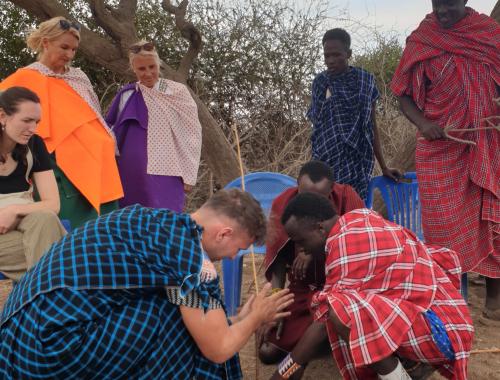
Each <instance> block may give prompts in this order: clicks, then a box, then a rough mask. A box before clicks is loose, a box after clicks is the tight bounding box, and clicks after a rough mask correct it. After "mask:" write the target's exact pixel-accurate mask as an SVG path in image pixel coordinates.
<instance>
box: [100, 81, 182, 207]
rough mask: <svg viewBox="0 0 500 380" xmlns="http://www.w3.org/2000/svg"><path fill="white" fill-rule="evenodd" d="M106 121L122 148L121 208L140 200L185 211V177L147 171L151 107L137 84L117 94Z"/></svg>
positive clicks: (143, 203)
mask: <svg viewBox="0 0 500 380" xmlns="http://www.w3.org/2000/svg"><path fill="white" fill-rule="evenodd" d="M128 90H132V91H133V93H132V95H131V96H130V97H129V99H128V100H127V102H126V104H125V106H124V108H123V110H122V111H121V112H120V109H119V108H120V107H119V106H120V99H121V97H122V94H123V93H124V92H126V91H128ZM106 122H107V123H108V125H110V126H113V131H114V133H115V135H116V141H117V144H118V149H119V151H120V157H118V170H119V171H120V177H121V180H122V184H123V190H124V192H125V196H124V197H123V198H122V199H121V200H120V207H126V206H129V205H132V204H135V203H139V204H141V205H143V206H145V207H154V208H167V209H170V210H173V211H177V212H180V211H182V210H183V208H184V183H183V181H182V178H181V177H172V176H161V175H152V174H147V160H148V158H147V128H148V110H147V107H146V103H145V102H144V99H143V97H142V93H141V92H140V91H139V90H137V89H136V84H135V83H131V84H128V85H126V86H124V87H123V88H122V89H121V90H120V91H119V92H118V94H117V95H116V96H115V98H114V99H113V103H112V104H111V107H110V109H109V111H108V114H107V115H106Z"/></svg>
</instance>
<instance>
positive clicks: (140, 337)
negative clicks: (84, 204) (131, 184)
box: [0, 205, 242, 380]
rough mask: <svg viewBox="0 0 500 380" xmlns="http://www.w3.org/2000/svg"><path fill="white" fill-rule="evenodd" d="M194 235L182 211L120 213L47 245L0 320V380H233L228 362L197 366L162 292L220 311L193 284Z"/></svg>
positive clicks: (202, 285) (207, 288) (214, 288)
mask: <svg viewBox="0 0 500 380" xmlns="http://www.w3.org/2000/svg"><path fill="white" fill-rule="evenodd" d="M200 232H201V231H200V228H199V226H197V225H196V224H195V222H194V221H193V220H192V219H191V218H190V217H189V215H186V214H176V213H173V212H171V211H168V210H161V209H159V210H155V209H148V208H143V207H140V206H138V205H136V206H131V207H127V208H125V209H122V210H118V211H115V212H113V213H111V214H108V215H105V216H102V217H100V218H98V219H97V220H96V221H93V222H88V223H87V224H85V225H84V226H83V227H80V228H78V229H76V230H75V231H74V232H73V233H72V234H70V235H67V236H66V237H64V238H63V239H62V240H61V241H60V242H59V243H56V244H55V245H53V246H52V248H51V249H50V251H49V252H48V253H47V254H45V255H44V256H43V257H42V259H41V260H40V262H39V263H38V264H37V265H36V266H35V267H34V268H33V269H32V270H30V271H29V272H28V273H27V274H26V275H25V276H24V277H23V278H22V279H21V281H20V282H19V284H18V285H17V286H16V287H15V288H14V289H13V291H12V294H11V295H10V297H9V299H8V300H7V303H6V304H5V307H4V310H3V312H2V315H1V317H0V379H15V380H21V379H65V380H66V379H181V380H182V379H186V380H187V379H231V380H232V379H241V378H242V374H241V370H240V366H239V359H238V357H237V356H235V357H233V358H232V359H230V360H229V361H228V362H226V363H225V364H222V365H219V364H215V363H213V362H210V361H209V360H207V359H205V358H204V357H203V356H202V354H201V352H200V351H199V349H198V348H197V346H196V343H195V342H194V340H193V339H192V337H191V336H190V334H189V333H188V331H187V329H186V328H185V326H184V323H183V322H182V317H181V314H180V311H179V307H178V306H177V305H175V304H174V303H172V302H170V300H169V298H168V297H167V295H166V291H165V287H174V288H178V289H179V292H180V295H182V296H187V295H190V294H196V297H198V300H199V301H200V300H201V302H199V303H200V305H201V306H202V307H204V308H208V307H209V305H213V304H214V302H213V301H214V299H215V300H216V301H218V304H222V300H221V294H220V288H219V284H218V280H213V281H211V282H209V283H206V282H202V281H200V276H199V274H200V271H201V266H202V262H203V255H202V250H201V245H200Z"/></svg>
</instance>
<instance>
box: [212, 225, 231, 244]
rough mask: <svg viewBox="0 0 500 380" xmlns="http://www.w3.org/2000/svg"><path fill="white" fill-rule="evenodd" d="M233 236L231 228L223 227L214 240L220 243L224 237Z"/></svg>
mask: <svg viewBox="0 0 500 380" xmlns="http://www.w3.org/2000/svg"><path fill="white" fill-rule="evenodd" d="M232 234H233V229H232V228H231V227H223V228H221V229H220V230H219V232H218V233H217V236H216V239H217V241H219V242H220V241H222V240H223V239H224V238H226V237H231V235H232Z"/></svg>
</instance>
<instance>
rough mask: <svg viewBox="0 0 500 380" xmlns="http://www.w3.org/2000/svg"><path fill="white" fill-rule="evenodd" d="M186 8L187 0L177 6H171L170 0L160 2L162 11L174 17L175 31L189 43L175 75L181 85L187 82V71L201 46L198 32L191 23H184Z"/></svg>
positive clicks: (201, 42)
mask: <svg viewBox="0 0 500 380" xmlns="http://www.w3.org/2000/svg"><path fill="white" fill-rule="evenodd" d="M187 6H188V0H182V1H181V3H180V4H179V5H178V6H174V5H172V3H171V1H170V0H163V2H162V7H163V9H164V10H165V11H166V12H168V13H170V14H172V15H174V17H175V25H176V26H177V29H179V31H180V32H181V35H182V36H183V37H184V38H185V39H186V40H188V41H189V48H188V50H187V52H186V54H185V55H184V56H183V57H182V59H181V62H180V64H179V68H178V69H177V75H176V76H177V78H178V80H179V81H180V82H183V83H186V82H187V78H188V75H189V70H191V66H192V65H193V62H194V60H195V59H196V57H197V56H198V54H199V52H200V50H201V48H202V46H203V41H202V38H201V33H200V31H199V30H198V29H197V28H196V27H195V26H194V25H193V24H192V23H191V22H189V21H186V11H187Z"/></svg>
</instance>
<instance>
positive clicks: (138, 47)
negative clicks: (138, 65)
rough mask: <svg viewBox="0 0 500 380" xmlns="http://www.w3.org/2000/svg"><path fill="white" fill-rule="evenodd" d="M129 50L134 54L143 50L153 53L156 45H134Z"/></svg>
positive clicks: (150, 43)
mask: <svg viewBox="0 0 500 380" xmlns="http://www.w3.org/2000/svg"><path fill="white" fill-rule="evenodd" d="M128 49H129V50H130V51H131V52H132V53H134V54H137V53H139V52H140V51H141V50H144V51H153V50H154V49H155V45H154V43H152V42H146V43H145V44H142V45H132V46H130V47H129V48H128Z"/></svg>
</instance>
